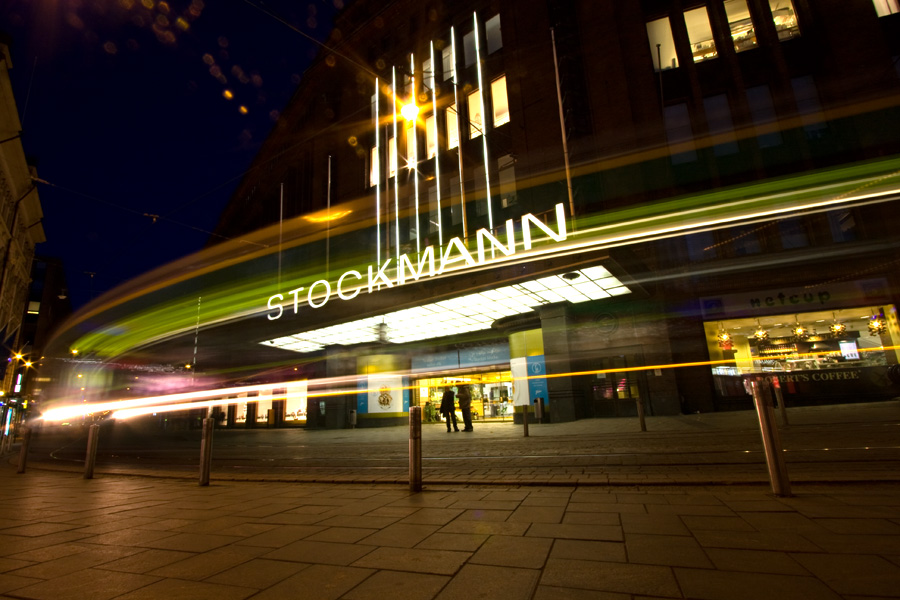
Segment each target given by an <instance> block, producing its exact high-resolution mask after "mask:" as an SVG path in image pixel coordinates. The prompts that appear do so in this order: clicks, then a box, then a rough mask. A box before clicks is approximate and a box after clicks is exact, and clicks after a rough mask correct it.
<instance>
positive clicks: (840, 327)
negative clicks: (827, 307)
mask: <svg viewBox="0 0 900 600" xmlns="http://www.w3.org/2000/svg"><path fill="white" fill-rule="evenodd" d="M828 330H829V331H831V335H832V337H841V336H842V335H844V334H845V333H847V326H846V325H844V324H843V323H839V322H838V320H837V317H835V316H834V313H831V325H829V326H828Z"/></svg>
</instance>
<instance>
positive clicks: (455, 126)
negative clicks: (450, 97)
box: [447, 104, 459, 150]
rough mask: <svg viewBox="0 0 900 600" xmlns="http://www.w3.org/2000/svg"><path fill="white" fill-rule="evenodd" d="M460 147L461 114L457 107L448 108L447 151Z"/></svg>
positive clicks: (453, 105)
mask: <svg viewBox="0 0 900 600" xmlns="http://www.w3.org/2000/svg"><path fill="white" fill-rule="evenodd" d="M457 146H459V114H458V113H457V111H456V105H455V104H451V105H450V106H448V107H447V150H452V149H453V148H456V147H457Z"/></svg>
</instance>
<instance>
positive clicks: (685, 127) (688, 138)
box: [664, 104, 697, 165]
mask: <svg viewBox="0 0 900 600" xmlns="http://www.w3.org/2000/svg"><path fill="white" fill-rule="evenodd" d="M664 117H665V122H666V140H667V141H668V143H669V146H670V147H671V149H670V152H672V164H673V165H679V164H683V163H687V162H692V161H695V160H697V152H696V150H694V143H693V139H694V133H693V130H692V129H691V115H690V113H689V112H688V108H687V104H676V105H674V106H667V107H666V110H665V113H664Z"/></svg>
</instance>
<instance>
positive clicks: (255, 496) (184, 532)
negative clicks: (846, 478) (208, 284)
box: [0, 465, 900, 600]
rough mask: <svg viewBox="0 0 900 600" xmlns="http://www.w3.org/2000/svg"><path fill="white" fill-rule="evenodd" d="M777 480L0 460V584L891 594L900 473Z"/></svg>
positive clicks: (731, 596)
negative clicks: (0, 517)
mask: <svg viewBox="0 0 900 600" xmlns="http://www.w3.org/2000/svg"><path fill="white" fill-rule="evenodd" d="M794 494H795V495H794V496H793V497H790V498H778V497H775V496H773V495H772V494H771V491H770V490H769V488H768V486H766V485H741V486H728V485H722V486H688V487H678V486H666V487H664V488H660V487H659V486H647V487H642V486H640V485H633V486H630V487H628V488H622V487H599V486H571V485H570V486H566V487H553V486H551V487H546V486H545V487H541V486H530V485H529V486H520V485H509V486H506V487H503V486H498V485H491V486H486V487H482V486H478V485H475V484H471V485H465V486H460V485H453V486H450V485H447V486H442V485H433V484H429V485H426V489H425V490H424V491H423V492H420V493H412V492H410V491H409V490H408V486H406V485H393V484H391V485H385V484H366V485H356V484H330V485H329V484H321V483H315V484H308V483H297V482H273V481H261V482H232V481H221V482H213V484H212V485H210V486H209V487H200V486H197V485H196V483H195V482H188V481H184V480H178V479H160V478H142V477H133V476H132V477H129V476H117V475H100V476H98V477H97V478H96V479H94V480H87V481H86V480H84V479H82V478H81V477H80V475H73V474H70V473H64V472H49V471H39V470H35V471H29V472H27V473H25V474H21V475H19V474H16V473H15V471H14V469H12V468H11V467H8V466H6V465H0V503H2V505H3V506H4V507H5V510H6V512H7V513H8V514H10V515H12V516H13V518H10V519H9V520H6V521H2V522H0V555H2V556H3V559H2V560H0V600H3V599H4V598H15V599H17V600H80V599H85V600H87V599H90V600H95V599H96V600H149V599H154V600H155V599H158V598H165V599H166V600H179V599H182V598H183V599H190V600H203V599H206V598H210V599H214V600H230V599H235V600H242V599H244V598H253V599H254V600H257V599H262V600H272V599H279V598H291V599H294V598H298V597H302V598H304V600H306V599H312V600H316V599H323V600H330V599H334V600H337V599H347V600H369V599H372V600H384V599H385V598H386V597H389V598H391V600H405V599H409V600H431V599H435V598H437V599H451V600H452V599H455V598H465V599H466V600H470V599H472V598H503V599H507V598H509V599H512V600H515V599H520V598H521V599H523V600H557V599H563V598H565V599H567V600H569V599H572V600H579V599H582V598H592V599H599V600H639V599H644V600H649V599H651V598H653V599H656V600H659V599H661V598H691V599H695V600H744V599H747V600H750V599H752V600H758V599H760V598H773V599H778V600H782V599H785V600H792V599H794V598H796V599H801V598H802V599H812V600H833V599H845V600H854V599H859V600H862V599H863V598H865V599H867V600H875V599H878V598H885V599H886V598H893V599H895V600H896V599H898V598H900V484H894V483H879V484H871V483H869V484H862V483H842V484H831V485H823V484H818V485H804V484H797V485H795V486H794ZM61 499H64V500H61ZM254 504H258V505H259V506H258V508H259V510H256V508H257V507H255V506H253V505H254ZM63 505H64V506H63ZM294 517H304V518H305V519H307V521H306V522H302V523H297V522H294V521H293V518H294ZM60 525H62V527H60Z"/></svg>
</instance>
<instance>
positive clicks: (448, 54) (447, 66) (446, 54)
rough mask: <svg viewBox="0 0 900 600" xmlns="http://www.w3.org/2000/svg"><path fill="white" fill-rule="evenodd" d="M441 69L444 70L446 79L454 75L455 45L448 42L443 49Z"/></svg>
mask: <svg viewBox="0 0 900 600" xmlns="http://www.w3.org/2000/svg"><path fill="white" fill-rule="evenodd" d="M441 70H442V71H443V72H444V81H447V80H449V79H450V78H451V77H453V45H452V44H449V43H448V44H447V45H446V46H444V49H443V50H442V51H441Z"/></svg>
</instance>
